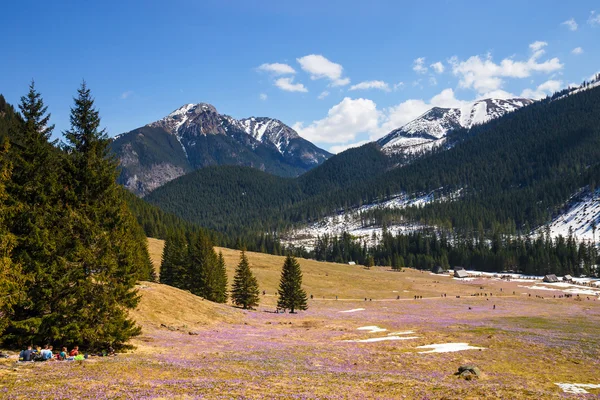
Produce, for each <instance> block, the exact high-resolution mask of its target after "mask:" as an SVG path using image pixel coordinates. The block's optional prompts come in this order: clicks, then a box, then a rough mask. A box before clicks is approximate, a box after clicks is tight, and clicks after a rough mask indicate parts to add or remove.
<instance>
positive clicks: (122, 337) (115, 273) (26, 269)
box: [0, 82, 154, 349]
mask: <svg viewBox="0 0 600 400" xmlns="http://www.w3.org/2000/svg"><path fill="white" fill-rule="evenodd" d="M70 121H71V126H70V129H68V130H67V131H65V132H62V138H63V139H62V141H61V143H60V144H58V143H57V142H56V141H55V140H53V139H52V134H53V129H54V126H53V125H51V124H50V114H49V113H48V112H47V107H46V106H45V104H44V101H43V99H42V96H41V94H40V93H38V92H37V91H36V89H35V85H34V83H33V82H32V83H31V85H30V87H29V92H28V93H27V94H26V95H25V96H23V97H22V98H21V101H20V104H19V112H17V111H16V110H15V109H14V108H13V107H12V106H10V105H8V104H6V102H5V101H4V99H3V98H0V142H1V143H2V147H1V149H2V154H1V157H0V162H1V164H0V167H1V168H0V172H1V174H0V179H1V181H0V201H1V202H0V209H1V210H0V211H1V213H0V214H1V216H2V217H1V221H0V224H1V225H0V232H1V233H2V235H1V240H0V248H1V249H2V256H1V265H0V290H1V293H0V310H1V311H0V317H1V324H0V328H2V329H1V332H2V333H1V339H2V343H4V344H5V345H19V346H21V345H23V344H26V343H52V344H55V345H62V346H67V345H68V346H72V345H75V344H77V345H80V346H83V347H84V348H87V349H101V348H104V349H106V348H108V347H109V346H112V347H113V348H119V347H121V346H123V345H124V344H125V343H126V342H127V340H128V339H129V338H130V337H132V336H134V335H137V334H139V332H140V329H139V327H137V326H136V325H135V323H134V322H133V321H132V320H131V319H130V318H129V316H128V314H127V310H129V309H132V308H134V307H135V306H136V305H137V303H138V301H139V297H138V294H137V291H136V290H135V284H136V282H137V281H139V280H153V279H154V272H153V268H152V265H151V262H150V258H149V255H148V251H147V245H146V239H145V235H144V232H143V230H142V229H141V227H140V226H139V224H138V223H137V221H136V220H135V218H134V216H133V215H132V213H131V211H130V209H129V207H128V206H127V202H126V198H125V196H124V192H123V190H122V189H121V188H120V187H119V186H118V185H117V183H116V178H117V175H118V165H117V162H116V161H115V159H114V158H112V157H111V156H110V153H109V149H108V144H109V139H108V138H107V136H106V133H105V131H104V130H103V129H102V128H101V120H100V116H99V113H98V111H97V110H96V109H95V107H94V100H93V97H92V95H91V92H90V89H89V88H88V87H87V86H86V84H85V82H84V83H82V85H81V87H80V88H79V89H78V90H77V92H76V95H75V98H74V103H73V106H72V107H71V117H70Z"/></svg>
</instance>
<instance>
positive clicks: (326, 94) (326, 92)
mask: <svg viewBox="0 0 600 400" xmlns="http://www.w3.org/2000/svg"><path fill="white" fill-rule="evenodd" d="M327 96H329V92H328V91H327V90H323V91H322V92H321V94H320V95H319V97H317V98H318V99H319V100H323V99H324V98H325V97H327Z"/></svg>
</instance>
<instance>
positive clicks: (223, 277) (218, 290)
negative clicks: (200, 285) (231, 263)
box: [215, 251, 228, 303]
mask: <svg viewBox="0 0 600 400" xmlns="http://www.w3.org/2000/svg"><path fill="white" fill-rule="evenodd" d="M215 273H216V287H215V301H216V302H217V303H227V297H228V295H227V268H226V267H225V258H224V257H223V252H222V251H220V252H219V256H218V258H217V268H216V271H215Z"/></svg>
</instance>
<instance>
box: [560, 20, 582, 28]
mask: <svg viewBox="0 0 600 400" xmlns="http://www.w3.org/2000/svg"><path fill="white" fill-rule="evenodd" d="M561 25H565V26H566V27H567V28H569V30H572V31H576V30H577V28H578V27H579V25H577V22H575V18H571V19H569V20H567V21H565V22H563V23H562V24H561Z"/></svg>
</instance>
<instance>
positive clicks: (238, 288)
mask: <svg viewBox="0 0 600 400" xmlns="http://www.w3.org/2000/svg"><path fill="white" fill-rule="evenodd" d="M231 300H232V301H233V304H235V305H236V306H239V307H242V308H243V309H248V308H249V309H252V308H253V307H256V306H257V305H258V302H259V290H258V281H257V280H256V277H255V276H254V274H253V273H252V271H251V270H250V263H249V262H248V257H246V252H245V251H243V250H242V253H241V255H240V262H239V264H238V266H237V268H236V270H235V277H234V278H233V287H232V289H231Z"/></svg>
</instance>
